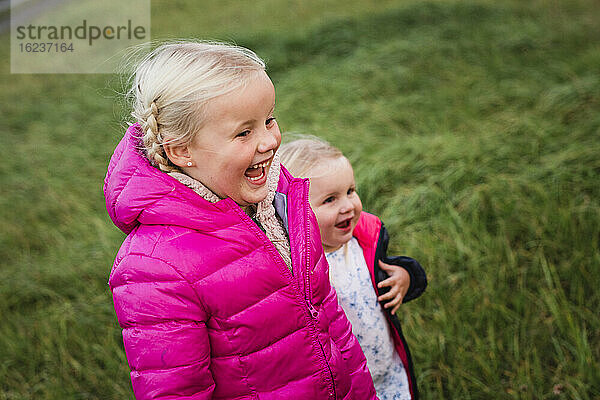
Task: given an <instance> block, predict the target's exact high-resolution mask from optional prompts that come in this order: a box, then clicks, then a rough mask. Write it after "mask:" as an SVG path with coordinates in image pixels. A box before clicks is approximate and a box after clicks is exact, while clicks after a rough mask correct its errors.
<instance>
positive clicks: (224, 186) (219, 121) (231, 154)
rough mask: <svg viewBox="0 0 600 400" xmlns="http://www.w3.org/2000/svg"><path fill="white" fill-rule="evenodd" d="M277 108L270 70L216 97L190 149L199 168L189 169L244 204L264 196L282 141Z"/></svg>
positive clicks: (206, 182) (196, 166)
mask: <svg viewBox="0 0 600 400" xmlns="http://www.w3.org/2000/svg"><path fill="white" fill-rule="evenodd" d="M274 107H275V89H274V87H273V84H272V83H271V80H270V79H269V77H268V76H267V74H266V73H264V72H260V73H257V75H256V77H255V78H253V79H252V80H251V81H250V83H249V84H248V85H246V86H245V87H244V88H242V89H240V90H236V91H233V92H231V93H228V94H226V95H223V96H220V97H217V98H216V99H214V100H212V101H210V102H209V103H208V104H207V107H206V114H205V115H206V116H207V121H206V123H205V124H204V125H203V127H202V129H201V130H200V132H198V134H197V135H196V138H195V139H194V141H193V142H192V144H191V145H190V146H189V147H188V151H189V153H190V155H191V157H192V161H193V166H192V167H188V168H184V171H185V172H186V173H187V174H188V175H190V176H192V177H193V178H195V179H197V180H199V181H200V182H202V183H203V184H204V185H205V186H207V187H208V188H209V189H211V190H212V191H213V192H214V193H215V194H216V195H217V196H219V197H221V198H225V197H230V198H231V199H232V200H234V201H235V202H236V203H238V204H239V205H241V206H247V205H249V204H256V203H258V202H260V201H261V200H263V199H264V198H265V197H266V196H267V193H268V188H267V185H266V183H267V176H268V173H269V169H270V167H271V161H272V160H273V155H274V154H275V152H276V151H277V149H278V148H279V145H280V144H281V133H280V132H279V126H278V125H277V121H276V120H275V118H274V117H273V111H274Z"/></svg>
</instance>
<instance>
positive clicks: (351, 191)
mask: <svg viewBox="0 0 600 400" xmlns="http://www.w3.org/2000/svg"><path fill="white" fill-rule="evenodd" d="M354 192H356V188H353V187H351V188H350V189H348V195H351V194H352V193H354Z"/></svg>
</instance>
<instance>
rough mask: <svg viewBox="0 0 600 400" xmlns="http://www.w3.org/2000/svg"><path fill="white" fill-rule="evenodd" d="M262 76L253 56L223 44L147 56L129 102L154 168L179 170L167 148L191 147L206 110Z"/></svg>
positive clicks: (169, 47) (183, 45) (169, 48)
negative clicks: (169, 146) (211, 103)
mask: <svg viewBox="0 0 600 400" xmlns="http://www.w3.org/2000/svg"><path fill="white" fill-rule="evenodd" d="M264 70H265V63H264V62H263V61H262V60H261V59H260V58H259V57H258V56H257V55H256V54H255V53H254V52H252V51H251V50H248V49H246V48H243V47H239V46H235V45H230V44H225V43H219V42H199V41H198V42H193V41H177V42H170V43H165V44H162V45H160V46H159V47H157V48H156V49H154V50H153V51H151V52H150V53H149V54H147V55H146V56H145V57H144V58H143V60H142V61H141V62H140V63H139V65H138V67H137V69H136V70H135V73H134V74H133V75H132V77H131V81H132V82H131V89H130V90H129V93H128V97H129V99H130V102H131V104H132V109H133V112H132V113H131V115H132V116H133V117H134V118H135V119H136V121H137V122H138V123H139V124H140V126H141V128H142V131H143V137H142V142H143V145H144V149H145V152H146V156H147V157H148V159H149V160H150V162H151V163H152V164H153V165H154V166H156V167H158V168H160V169H161V170H162V171H165V172H172V171H174V170H178V167H176V166H175V165H174V164H173V163H171V161H170V160H169V159H168V158H167V156H166V153H165V151H164V147H163V146H164V145H166V144H169V145H173V146H179V145H189V144H190V143H191V142H192V141H193V140H194V137H195V135H196V133H197V132H198V130H199V129H200V128H201V127H202V125H203V123H204V122H205V120H206V118H207V115H205V108H206V104H207V103H208V102H209V101H210V100H211V99H214V98H216V97H218V96H221V95H224V94H227V93H229V92H231V91H233V90H236V89H238V88H241V87H243V86H244V85H246V84H247V83H248V82H249V81H250V80H251V79H252V78H253V77H255V76H256V74H257V73H258V72H262V71H264Z"/></svg>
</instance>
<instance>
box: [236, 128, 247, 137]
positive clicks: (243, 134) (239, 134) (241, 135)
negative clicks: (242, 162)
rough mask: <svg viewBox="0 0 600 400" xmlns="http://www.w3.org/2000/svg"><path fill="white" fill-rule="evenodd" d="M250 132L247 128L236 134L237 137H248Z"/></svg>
mask: <svg viewBox="0 0 600 400" xmlns="http://www.w3.org/2000/svg"><path fill="white" fill-rule="evenodd" d="M249 134H250V131H249V130H245V131H244V132H240V133H238V134H237V135H235V137H246V136H248V135H249Z"/></svg>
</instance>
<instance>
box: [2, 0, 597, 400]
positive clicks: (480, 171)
mask: <svg viewBox="0 0 600 400" xmlns="http://www.w3.org/2000/svg"><path fill="white" fill-rule="evenodd" d="M216 4H217V3H215V4H214V5H213V4H212V2H211V3H210V4H209V5H206V6H203V7H200V6H197V5H196V3H195V2H191V1H182V0H180V1H177V2H167V1H156V2H153V32H152V33H153V37H155V38H160V37H180V36H197V37H203V38H211V39H230V40H235V41H236V42H237V43H239V44H242V45H247V46H249V47H251V48H253V49H254V50H255V51H257V52H258V53H259V54H260V55H261V56H263V57H264V58H266V59H267V60H268V64H269V72H270V74H271V76H272V78H273V80H274V81H275V85H276V88H277V96H278V106H277V113H276V114H277V117H278V120H279V123H280V126H281V127H282V128H283V129H285V130H287V131H297V132H304V133H312V134H317V135H320V136H323V137H324V138H326V139H328V140H330V141H331V142H332V143H334V144H335V145H337V146H338V147H340V148H341V149H342V150H343V151H344V153H346V154H347V155H348V157H349V158H350V159H351V161H352V162H353V165H354V167H355V173H356V176H357V181H358V185H359V194H360V195H361V198H362V199H363V203H364V206H365V209H366V210H368V211H371V212H375V213H377V214H379V215H380V216H381V217H382V219H383V220H384V221H385V222H386V225H387V226H388V229H389V230H390V232H391V234H392V245H391V250H392V251H393V252H394V253H402V254H407V255H411V256H413V257H415V258H417V259H419V260H420V261H421V263H422V264H423V265H424V266H425V267H426V269H427V272H428V275H429V278H430V284H429V288H428V290H427V292H426V293H425V294H424V295H423V296H422V297H421V298H420V299H418V300H417V301H415V302H413V303H410V304H408V305H406V306H404V307H402V308H401V310H400V312H399V313H400V317H401V319H402V321H403V326H404V330H405V334H406V336H407V338H408V341H409V343H410V345H411V349H412V352H413V358H414V361H415V364H416V369H417V371H416V372H417V379H418V382H419V386H420V389H421V393H422V397H423V398H424V399H442V398H445V399H598V398H600V361H599V360H600V317H599V315H598V311H597V310H598V309H600V292H599V291H598V287H599V285H600V251H599V240H600V239H599V238H600V200H599V199H600V157H598V154H600V70H599V67H598V66H599V65H600V25H598V23H597V21H599V20H600V9H599V8H598V7H596V3H595V2H594V1H592V0H585V1H584V0H581V1H564V2H554V1H550V0H538V1H531V2H517V1H514V2H513V1H505V2H492V1H478V2H474V1H434V2H421V1H408V0H405V1H386V2H382V3H375V2H359V1H356V2H342V1H328V2H326V3H323V2H307V3H303V2H293V3H291V2H276V1H272V0H271V1H269V0H262V1H257V2H254V3H252V4H251V5H250V4H248V5H247V6H246V7H244V8H239V7H237V6H236V4H237V2H232V1H226V2H221V3H219V4H220V5H219V7H217V6H216ZM376 4H377V6H375V5H376ZM264 9H268V12H264V11H262V10H264ZM3 39H6V40H3V41H2V42H0V49H1V50H0V51H1V54H2V55H4V57H2V59H3V61H2V62H0V88H1V89H2V93H3V99H2V103H1V106H0V131H1V132H2V134H3V142H2V143H3V144H4V156H3V162H2V163H0V179H1V181H0V183H1V187H2V196H1V197H0V210H1V214H0V232H2V233H1V236H0V258H1V259H2V261H1V264H0V315H2V317H3V318H2V323H1V324H0V399H1V400H4V399H117V398H119V399H124V398H133V396H132V393H131V389H130V383H129V375H128V369H127V366H126V361H125V356H124V353H123V350H122V344H121V338H120V331H119V329H118V326H117V323H116V318H115V317H114V311H113V310H112V300H111V297H110V293H109V291H108V287H107V284H106V281H107V278H108V273H109V270H110V266H111V265H112V260H113V257H114V255H115V253H116V250H117V249H118V246H119V245H120V242H121V240H122V239H123V235H122V234H121V233H120V232H119V231H118V230H117V229H116V228H115V227H113V226H112V225H111V223H110V221H109V219H108V217H107V215H106V212H105V209H104V201H103V196H102V191H101V184H102V179H103V177H104V173H105V169H106V164H107V162H108V158H109V157H110V154H111V151H112V149H113V148H114V146H115V144H116V143H117V141H118V140H119V137H120V136H121V135H122V127H123V121H122V116H123V115H126V111H125V110H124V109H123V107H122V103H121V102H120V100H118V94H117V92H118V91H120V90H122V88H120V85H119V78H118V77H117V76H108V75H10V74H9V61H8V60H9V56H8V54H9V53H8V52H9V47H8V40H7V39H8V37H7V36H6V35H4V36H3Z"/></svg>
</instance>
